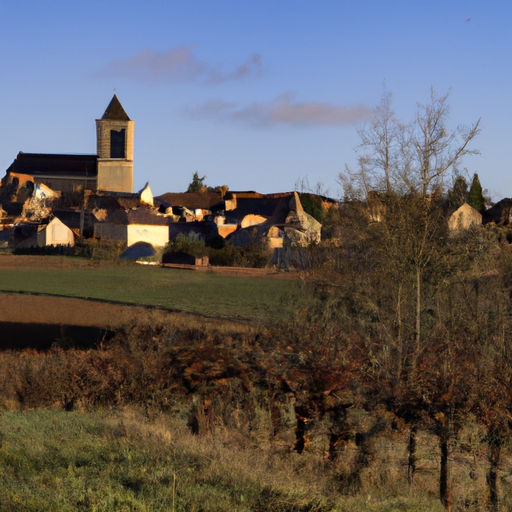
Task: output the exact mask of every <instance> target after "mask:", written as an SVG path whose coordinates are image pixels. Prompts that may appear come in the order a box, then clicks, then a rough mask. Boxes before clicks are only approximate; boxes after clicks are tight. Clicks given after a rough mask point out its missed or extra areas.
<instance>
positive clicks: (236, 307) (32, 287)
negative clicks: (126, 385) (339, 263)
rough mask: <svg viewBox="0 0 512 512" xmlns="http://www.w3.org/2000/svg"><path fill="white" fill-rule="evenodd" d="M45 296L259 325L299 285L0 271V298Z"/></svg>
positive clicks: (139, 272) (79, 270) (280, 311)
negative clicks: (251, 322) (108, 302)
mask: <svg viewBox="0 0 512 512" xmlns="http://www.w3.org/2000/svg"><path fill="white" fill-rule="evenodd" d="M2 292H4V293H5V292H9V293H27V294H46V295H50V296H56V297H73V298H85V299H96V300H105V301H110V302H115V303H126V304H140V305H145V306H159V307H164V308H169V309H175V310H180V311H189V312H192V313H199V314H203V315H210V316H215V317H221V318H236V319H250V320H264V319H268V318H272V317H276V316H277V317H279V316H283V315H286V314H287V313H288V312H289V311H291V310H292V309H293V308H294V307H295V306H296V304H297V301H298V300H299V297H300V295H301V285H300V282H298V281H295V280H283V279H275V278H271V277H243V276H231V275H221V274H215V273H206V272H193V271H188V270H178V269H166V268H159V267H151V266H140V265H126V266H108V265H105V266H98V267H95V266H85V265H78V264H76V265H73V264H71V265H66V266H64V265H63V266H62V267H60V268H59V267H58V266H57V268H56V267H55V266H52V267H51V268H46V269H45V268H40V267H37V268H28V267H20V268H18V267H14V268H0V293H2Z"/></svg>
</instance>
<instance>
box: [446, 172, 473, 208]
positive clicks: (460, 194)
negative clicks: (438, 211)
mask: <svg viewBox="0 0 512 512" xmlns="http://www.w3.org/2000/svg"><path fill="white" fill-rule="evenodd" d="M467 197H468V184H467V183H466V179H465V178H464V176H457V178H456V179H455V183H454V184H453V188H452V189H451V190H450V191H449V192H448V204H449V207H450V208H453V209H454V210H456V209H457V208H459V207H460V206H462V205H463V204H464V203H465V202H466V201H467Z"/></svg>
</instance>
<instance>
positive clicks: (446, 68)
mask: <svg viewBox="0 0 512 512" xmlns="http://www.w3.org/2000/svg"><path fill="white" fill-rule="evenodd" d="M511 20H512V2H509V1H508V0H499V1H498V0H487V1H486V2H483V1H482V0H478V1H477V0H466V1H462V0H429V1H425V0H359V1H357V2H354V1H353V0H347V1H345V0H329V1H328V0H309V1H304V0H279V1H276V0H251V1H250V0H145V1H144V2H142V1H141V0H138V1H136V0H122V1H119V0H108V1H105V0H73V1H71V0H45V1H44V2H43V1H41V0H0V98H1V101H0V174H3V171H1V168H2V167H3V169H7V167H8V166H9V165H10V164H11V163H12V161H13V160H14V159H15V158H16V155H17V154H18V152H19V151H24V152H32V153H38V152H39V153H80V154H82V153H91V154H95V153H96V127H95V119H99V118H101V116H102V115H103V113H104V111H105V109H106V107H107V106H108V104H109V102H110V100H111V98H112V96H113V94H114V92H115V94H117V96H118V98H119V100H120V101H121V103H122V105H123V107H124V109H125V111H126V113H127V114H128V116H129V117H130V118H131V119H133V120H134V121H135V142H134V189H135V190H139V189H141V188H142V187H143V186H144V184H145V183H146V182H149V184H150V187H151V189H152V191H153V193H154V194H155V195H159V194H163V193H165V192H171V191H172V192H180V191H185V190H186V188H187V186H188V184H189V183H190V181H191V179H192V175H193V173H194V172H198V174H199V176H206V179H205V183H206V184H207V185H209V186H220V185H228V186H229V188H230V190H256V191H259V192H263V193H270V192H284V191H291V190H293V189H295V188H296V187H297V186H298V183H299V182H301V181H302V182H305V181H306V182H309V184H310V186H311V187H312V188H314V187H315V186H316V184H317V183H320V184H321V185H322V189H323V191H324V192H326V193H327V194H328V195H330V196H331V197H334V198H339V197H341V195H342V190H341V186H340V185H339V183H338V181H337V177H338V174H339V173H340V172H342V171H343V170H344V169H345V166H347V165H348V166H349V167H351V168H355V166H356V162H357V155H356V153H355V151H354V150H355V148H356V147H357V145H358V143H359V138H358V129H360V128H361V127H363V126H364V123H365V122H367V119H368V116H369V115H370V113H371V111H372V110H373V109H374V108H375V107H376V106H377V105H379V103H380V100H381V97H382V95H383V92H384V91H388V92H390V93H391V94H392V98H393V100H392V106H393V109H394V111H395V114H396V116H397V117H398V118H399V119H400V120H402V121H404V122H406V121H410V120H411V119H412V117H413V116H414V114H415V112H416V109H417V104H418V103H425V102H426V101H427V100H428V98H429V94H430V89H431V88H434V89H435V90H436V91H438V93H439V94H441V95H442V94H445V93H448V92H449V93H450V96H449V104H450V107H451V112H450V119H449V128H450V129H456V128H457V127H458V126H461V125H465V126H467V125H471V124H473V123H475V122H476V121H478V119H481V129H482V131H481V133H480V134H479V135H478V137H477V138H475V139H474V141H473V143H472V146H471V149H477V150H479V152H480V154H478V155H474V156H468V157H466V158H465V159H464V161H463V162H462V168H466V169H467V178H468V180H469V181H471V178H472V176H473V174H474V173H478V175H479V177H480V182H481V183H482V186H483V188H484V189H488V191H489V193H490V195H491V197H492V199H493V200H499V199H501V198H503V197H512V179H511V176H510V173H511V164H510V158H509V154H508V151H509V148H510V147H511V141H512V61H511V59H510V51H511V49H512V30H510V22H511Z"/></svg>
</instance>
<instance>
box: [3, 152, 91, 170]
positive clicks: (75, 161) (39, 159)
mask: <svg viewBox="0 0 512 512" xmlns="http://www.w3.org/2000/svg"><path fill="white" fill-rule="evenodd" d="M97 161H98V157H97V156H96V155H65V154H60V155H59V154H48V153H23V152H21V151H20V152H19V153H18V156H17V157H16V160H14V162H13V163H12V164H11V166H10V167H9V169H7V172H8V173H9V172H16V173H20V174H29V175H31V176H41V175H43V176H44V175H49V174H53V175H58V174H65V175H70V176H96V174H97V167H96V163H97Z"/></svg>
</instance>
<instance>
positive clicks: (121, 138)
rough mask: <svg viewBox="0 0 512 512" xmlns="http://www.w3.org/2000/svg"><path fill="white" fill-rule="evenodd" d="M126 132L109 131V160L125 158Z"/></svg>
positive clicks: (122, 130)
mask: <svg viewBox="0 0 512 512" xmlns="http://www.w3.org/2000/svg"><path fill="white" fill-rule="evenodd" d="M125 132H126V130H125V129H124V128H123V129H121V130H119V131H116V130H110V158H126V135H125Z"/></svg>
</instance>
